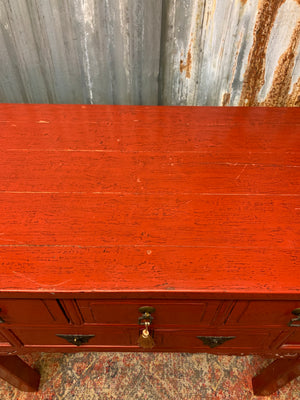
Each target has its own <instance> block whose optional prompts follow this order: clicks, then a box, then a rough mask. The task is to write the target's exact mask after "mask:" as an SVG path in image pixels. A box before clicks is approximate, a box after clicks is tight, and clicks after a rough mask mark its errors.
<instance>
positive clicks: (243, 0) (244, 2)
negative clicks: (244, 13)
mask: <svg viewBox="0 0 300 400" xmlns="http://www.w3.org/2000/svg"><path fill="white" fill-rule="evenodd" d="M299 1H300V0H299ZM240 2H241V3H242V4H243V6H244V5H245V4H246V3H247V0H240Z"/></svg>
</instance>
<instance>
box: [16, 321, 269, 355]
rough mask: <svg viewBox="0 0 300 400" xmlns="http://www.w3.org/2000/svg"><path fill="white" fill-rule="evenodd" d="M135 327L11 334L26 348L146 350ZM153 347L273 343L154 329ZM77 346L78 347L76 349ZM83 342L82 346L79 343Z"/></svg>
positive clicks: (263, 347) (243, 347)
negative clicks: (139, 341)
mask: <svg viewBox="0 0 300 400" xmlns="http://www.w3.org/2000/svg"><path fill="white" fill-rule="evenodd" d="M139 333H140V332H139V329H138V328H129V327H127V328H122V327H104V326H103V327H97V328H95V327H85V328H84V327H83V328H81V329H74V328H73V329H72V328H69V329H68V328H67V329H62V328H61V329H36V330H33V329H29V328H18V329H14V334H15V335H16V336H17V337H18V339H19V340H20V341H21V342H22V343H23V346H24V348H25V349H26V348H27V349H28V348H30V349H32V350H33V349H34V348H35V349H37V350H38V349H45V350H47V349H49V350H51V348H53V350H57V351H61V350H64V349H66V350H72V351H82V350H90V351H92V350H99V351H118V350H119V351H122V349H123V350H129V351H149V349H146V350H145V349H143V348H141V347H140V346H139V345H138V338H139ZM152 335H153V339H154V342H155V345H154V347H153V348H152V349H150V351H191V352H217V353H224V354H226V353H228V354H230V353H231V352H234V353H236V352H238V353H239V352H249V353H250V352H251V351H256V352H260V353H263V352H264V351H268V350H269V347H270V344H271V343H272V341H273V339H274V338H273V337H272V335H270V334H269V333H267V332H265V333H255V332H252V333H249V332H243V333H241V332H239V333H236V332H234V331H226V332H225V331H210V332H207V331H205V332H204V331H202V330H199V329H197V330H196V329H194V330H188V331H187V330H180V329H156V330H154V332H152ZM74 339H76V343H77V344H80V345H79V346H76V344H75V341H74ZM81 340H83V342H82V343H81V342H80V341H81Z"/></svg>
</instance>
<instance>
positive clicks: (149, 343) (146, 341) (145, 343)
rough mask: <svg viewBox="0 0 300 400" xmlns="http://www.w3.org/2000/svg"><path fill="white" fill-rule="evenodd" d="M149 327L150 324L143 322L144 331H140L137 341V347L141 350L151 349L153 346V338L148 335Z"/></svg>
mask: <svg viewBox="0 0 300 400" xmlns="http://www.w3.org/2000/svg"><path fill="white" fill-rule="evenodd" d="M149 325H150V322H149V321H146V322H145V329H143V330H142V333H141V334H140V337H139V339H138V345H139V346H140V347H142V348H143V349H152V347H154V346H155V343H154V340H153V337H152V336H151V335H150V332H149V329H148V328H149Z"/></svg>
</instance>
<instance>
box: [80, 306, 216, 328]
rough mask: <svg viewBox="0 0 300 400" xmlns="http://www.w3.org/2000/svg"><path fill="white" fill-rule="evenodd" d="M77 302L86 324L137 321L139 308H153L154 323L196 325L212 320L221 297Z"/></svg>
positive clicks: (211, 321) (160, 324) (132, 323)
mask: <svg viewBox="0 0 300 400" xmlns="http://www.w3.org/2000/svg"><path fill="white" fill-rule="evenodd" d="M77 305H78V307H79V310H80V312H81V315H82V317H83V320H84V323H86V324H122V325H137V323H138V318H139V317H140V316H141V313H140V312H139V308H140V307H142V306H152V307H154V308H155V312H154V313H153V314H152V316H153V318H154V319H153V326H163V325H179V326H181V325H195V326H204V325H210V324H211V323H213V321H214V319H215V318H216V316H217V312H218V310H219V309H220V307H221V305H222V303H221V302H220V301H214V300H211V301H197V302H186V301H170V302H168V301H158V300H150V301H128V302H126V301H111V302H108V301H104V300H103V301H102V300H78V301H77Z"/></svg>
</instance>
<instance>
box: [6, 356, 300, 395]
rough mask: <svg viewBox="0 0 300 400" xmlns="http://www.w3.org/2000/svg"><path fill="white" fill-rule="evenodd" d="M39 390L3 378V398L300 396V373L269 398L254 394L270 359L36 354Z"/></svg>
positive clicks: (30, 359)
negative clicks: (255, 382) (30, 390)
mask: <svg viewBox="0 0 300 400" xmlns="http://www.w3.org/2000/svg"><path fill="white" fill-rule="evenodd" d="M22 358H23V359H24V360H25V361H26V362H28V364H30V365H32V366H34V367H35V368H37V369H38V370H39V371H40V373H41V384H40V389H39V392H37V393H25V392H20V391H19V390H17V389H14V388H13V387H12V386H10V385H8V384H7V383H6V382H4V381H1V382H0V399H1V400H25V399H26V400H36V399H41V400H74V399H76V400H77V399H78V400H98V399H99V400H142V399H143V400H169V399H171V400H173V399H174V400H185V399H186V400H200V399H204V400H220V399H222V400H223V399H231V400H252V399H274V400H275V399H288V400H299V399H300V378H298V379H296V380H294V381H293V382H291V383H290V384H289V385H287V386H286V387H284V388H282V389H281V390H279V391H278V392H277V393H275V394H274V395H272V396H269V397H257V396H254V395H253V394H252V385H251V378H252V376H254V375H255V374H256V373H258V372H259V370H260V369H261V368H263V367H264V366H266V365H267V364H268V363H269V362H270V361H269V360H263V359H262V358H260V357H259V356H247V357H235V356H230V357H229V356H215V355H209V354H186V353H76V354H57V353H55V354H49V353H48V354H46V353H34V354H31V355H27V356H24V357H22Z"/></svg>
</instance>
